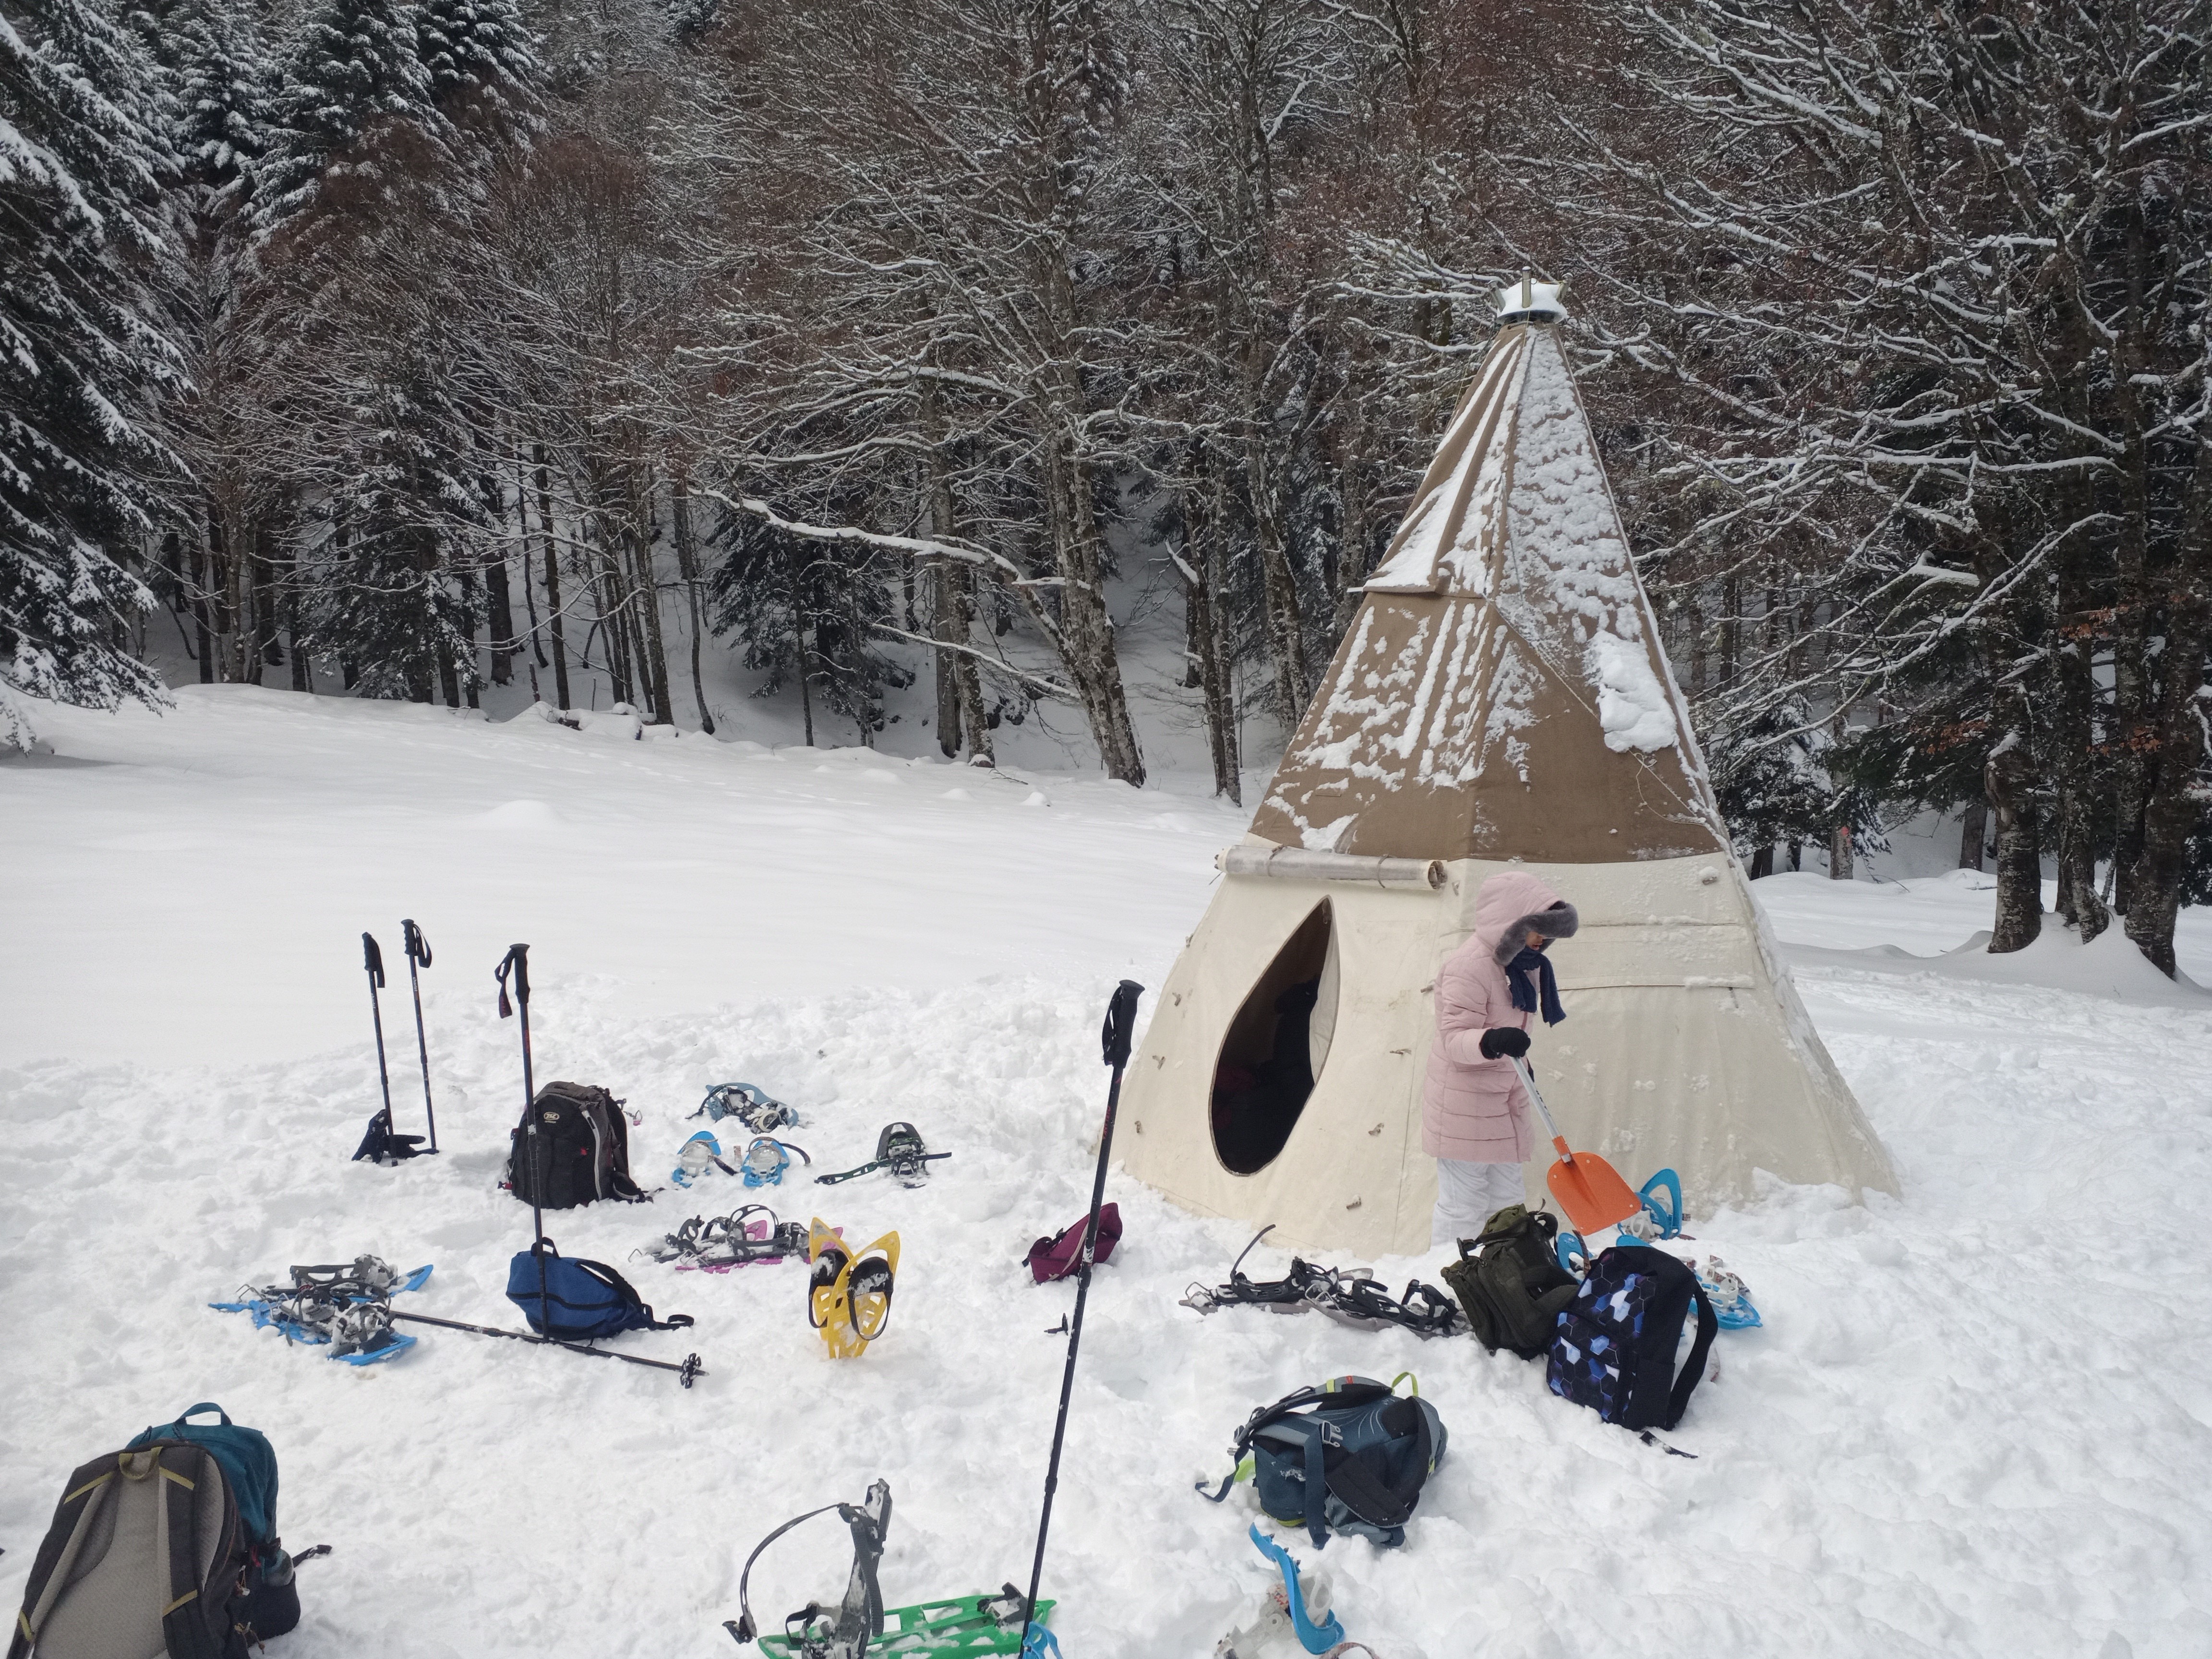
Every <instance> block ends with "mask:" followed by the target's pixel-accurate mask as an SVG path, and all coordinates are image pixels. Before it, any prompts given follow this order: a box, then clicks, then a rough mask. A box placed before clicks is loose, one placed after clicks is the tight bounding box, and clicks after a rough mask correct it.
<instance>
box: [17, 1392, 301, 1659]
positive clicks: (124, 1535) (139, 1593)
mask: <svg viewBox="0 0 2212 1659" xmlns="http://www.w3.org/2000/svg"><path fill="white" fill-rule="evenodd" d="M206 1410H213V1411H216V1413H217V1414H218V1415H220V1414H221V1412H220V1408H219V1407H206V1406H195V1407H192V1408H191V1411H189V1412H186V1413H185V1415H184V1417H183V1418H180V1419H178V1420H177V1421H176V1422H174V1423H169V1424H165V1425H162V1426H161V1428H158V1429H149V1430H147V1431H146V1432H145V1433H143V1434H142V1435H140V1436H139V1437H137V1439H135V1440H133V1441H132V1442H131V1443H130V1445H129V1446H127V1447H125V1449H123V1450H121V1451H115V1452H108V1453H106V1454H104V1455H101V1456H99V1457H95V1458H94V1459H93V1460H92V1462H89V1463H87V1464H84V1465H83V1466H82V1467H81V1468H78V1469H77V1470H76V1472H75V1473H74V1474H71V1475H70V1478H69V1483H68V1484H67V1485H66V1486H64V1487H63V1488H62V1493H63V1496H62V1501H61V1502H60V1504H58V1505H57V1506H56V1507H55V1510H54V1518H53V1521H52V1524H50V1525H49V1526H48V1527H47V1528H46V1537H45V1539H44V1540H43V1541H41V1542H40V1545H39V1551H38V1554H37V1555H36V1556H35V1557H34V1558H33V1560H32V1563H31V1576H30V1578H29V1580H28V1581H27V1583H25V1584H24V1586H23V1607H22V1611H21V1613H20V1614H18V1616H17V1619H16V1623H15V1639H14V1640H13V1641H11V1642H10V1643H9V1645H8V1659H25V1656H27V1655H29V1654H31V1653H32V1652H33V1651H34V1650H35V1652H36V1653H37V1654H38V1655H39V1656H40V1659H74V1656H77V1655H93V1654H98V1655H106V1654H111V1653H116V1652H121V1651H125V1650H127V1651H129V1652H131V1653H141V1654H157V1655H166V1656H167V1659H246V1653H247V1651H248V1650H249V1648H250V1647H252V1646H255V1645H258V1644H260V1643H262V1642H264V1641H266V1640H267V1639H269V1638H271V1637H276V1636H282V1635H283V1634H284V1633H285V1632H288V1631H289V1630H290V1629H292V1627H293V1626H295V1625H297V1624H298V1623H299V1622H300V1592H299V1588H298V1586H297V1585H296V1584H295V1583H294V1582H293V1577H292V1568H293V1559H292V1558H291V1557H290V1556H288V1555H287V1554H286V1553H284V1547H283V1543H282V1542H281V1541H279V1540H278V1539H277V1538H276V1527H275V1522H276V1516H275V1505H276V1453H275V1451H274V1450H273V1449H270V1445H269V1442H268V1440H267V1438H266V1437H264V1436H263V1435H261V1434H260V1433H258V1432H257V1431H254V1430H252V1429H246V1428H239V1427H235V1426H234V1425H232V1423H231V1421H230V1419H229V1418H228V1417H224V1418H223V1419H222V1425H220V1426H216V1425H202V1424H196V1423H191V1422H188V1421H186V1420H185V1419H189V1418H191V1417H193V1416H195V1415H197V1413H200V1412H202V1411H206ZM308 1553H310V1554H321V1553H325V1551H324V1550H323V1549H322V1548H321V1547H318V1548H317V1549H316V1550H313V1551H310V1552H308Z"/></svg>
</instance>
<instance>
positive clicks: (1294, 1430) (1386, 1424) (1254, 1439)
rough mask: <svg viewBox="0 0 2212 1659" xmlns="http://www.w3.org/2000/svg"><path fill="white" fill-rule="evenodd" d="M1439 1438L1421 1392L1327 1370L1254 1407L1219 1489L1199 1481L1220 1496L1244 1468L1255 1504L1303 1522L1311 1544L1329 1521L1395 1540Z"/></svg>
mask: <svg viewBox="0 0 2212 1659" xmlns="http://www.w3.org/2000/svg"><path fill="white" fill-rule="evenodd" d="M1402 1380H1403V1379H1402V1378H1401V1381H1402ZM1417 1386H1418V1385H1417ZM1445 1438H1446V1437H1445V1434H1444V1425H1443V1419H1441V1418H1439V1417H1438V1416H1437V1412H1436V1407H1433V1406H1431V1405H1430V1404H1429V1402H1428V1401H1425V1400H1424V1399H1422V1398H1421V1397H1420V1395H1419V1394H1418V1393H1416V1394H1413V1395H1401V1394H1399V1393H1398V1392H1397V1384H1396V1383H1377V1382H1376V1381H1375V1380H1374V1379H1373V1378H1372V1377H1368V1376H1336V1377H1331V1378H1330V1379H1329V1380H1328V1382H1326V1383H1322V1384H1321V1385H1320V1386H1319V1387H1318V1388H1305V1389H1298V1390H1297V1392H1296V1393H1294V1394H1286V1395H1284V1396H1283V1397H1282V1398H1281V1399H1280V1400H1278V1401H1275V1403H1274V1404H1273V1405H1272V1406H1262V1407H1260V1409H1259V1410H1258V1411H1255V1412H1254V1413H1252V1415H1251V1416H1250V1417H1249V1418H1247V1419H1245V1422H1244V1426H1243V1428H1241V1429H1239V1430H1238V1431H1237V1439H1236V1443H1235V1444H1234V1445H1232V1446H1231V1449H1230V1455H1231V1457H1232V1458H1234V1459H1235V1460H1236V1465H1237V1466H1236V1468H1234V1469H1233V1470H1231V1473H1230V1474H1229V1476H1228V1478H1227V1479H1226V1480H1223V1481H1222V1483H1221V1486H1220V1489H1219V1490H1218V1491H1217V1492H1206V1487H1205V1486H1204V1484H1203V1483H1201V1484H1200V1486H1199V1488H1198V1490H1199V1491H1200V1493H1202V1494H1203V1495H1204V1496H1206V1498H1209V1499H1210V1500H1211V1501H1212V1502H1213V1503H1216V1504H1218V1503H1219V1502H1220V1501H1221V1500H1222V1499H1223V1498H1226V1497H1227V1496H1228V1495H1229V1488H1230V1487H1231V1486H1233V1485H1235V1484H1236V1482H1237V1481H1238V1480H1242V1479H1243V1477H1244V1476H1245V1474H1248V1473H1249V1474H1250V1475H1251V1477H1252V1485H1253V1488H1254V1490H1255V1492H1257V1493H1258V1495H1259V1498H1260V1507H1261V1509H1263V1510H1266V1511H1267V1513H1268V1514H1269V1515H1271V1516H1273V1517H1274V1518H1275V1519H1276V1520H1278V1521H1280V1522H1284V1523H1285V1525H1287V1526H1294V1527H1304V1528H1305V1529H1306V1532H1307V1534H1308V1535H1309V1536H1310V1537H1311V1538H1312V1540H1313V1542H1314V1547H1315V1548H1316V1549H1320V1548H1322V1547H1323V1546H1325V1545H1326V1544H1327V1543H1328V1535H1329V1534H1330V1533H1331V1532H1332V1531H1334V1532H1340V1533H1351V1534H1354V1535H1355V1536H1358V1537H1361V1538H1364V1539H1366V1540H1368V1541H1370V1543H1376V1544H1380V1545H1383V1546H1384V1547H1395V1546H1397V1545H1400V1544H1402V1543H1404V1542H1405V1541H1406V1522H1408V1521H1410V1520H1412V1519H1413V1510H1414V1508H1415V1506H1416V1505H1417V1504H1419V1503H1420V1501H1421V1488H1422V1487H1423V1486H1425V1485H1427V1484H1428V1479H1429V1477H1430V1476H1431V1474H1435V1473H1436V1470H1437V1464H1439V1463H1441V1462H1443V1455H1444V1441H1445ZM1316 1494H1319V1500H1320V1501H1318V1502H1316V1501H1315V1500H1316Z"/></svg>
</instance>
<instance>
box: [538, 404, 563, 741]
mask: <svg viewBox="0 0 2212 1659" xmlns="http://www.w3.org/2000/svg"><path fill="white" fill-rule="evenodd" d="M530 458H531V460H532V463H534V464H535V465H536V466H537V469H538V529H539V531H540V532H543V534H544V551H545V627H546V631H547V632H548V633H550V634H551V635H552V636H553V696H554V697H555V699H556V701H557V702H559V704H560V706H561V707H562V708H568V707H569V706H570V704H569V696H568V640H567V636H566V634H565V632H564V626H563V624H564V618H563V617H562V614H561V558H560V551H559V548H558V546H557V544H556V543H555V541H554V538H553V489H552V481H551V477H550V473H549V471H548V470H547V468H546V465H545V446H544V444H533V445H532V446H531V452H530Z"/></svg>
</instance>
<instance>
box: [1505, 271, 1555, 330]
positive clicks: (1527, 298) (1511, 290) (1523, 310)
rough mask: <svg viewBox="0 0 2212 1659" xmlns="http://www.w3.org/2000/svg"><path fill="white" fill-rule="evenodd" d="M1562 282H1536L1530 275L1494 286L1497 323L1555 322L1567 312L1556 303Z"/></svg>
mask: <svg viewBox="0 0 2212 1659" xmlns="http://www.w3.org/2000/svg"><path fill="white" fill-rule="evenodd" d="M1565 287H1566V284H1565V283H1540V282H1537V281H1536V280H1535V279H1534V277H1531V276H1523V277H1522V279H1521V280H1520V281H1519V282H1517V283H1507V284H1506V285H1505V286H1504V288H1501V289H1498V296H1497V297H1498V321H1499V322H1500V323H1556V322H1558V321H1559V320H1560V319H1562V318H1564V317H1565V315H1566V314H1567V308H1566V307H1565V305H1563V304H1562V303H1560V301H1559V294H1560V291H1561V290H1562V289H1565Z"/></svg>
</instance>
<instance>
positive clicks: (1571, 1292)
mask: <svg viewBox="0 0 2212 1659" xmlns="http://www.w3.org/2000/svg"><path fill="white" fill-rule="evenodd" d="M1558 1237H1559V1218H1558V1217H1556V1216H1553V1215H1551V1214H1549V1213H1547V1212H1544V1211H1541V1210H1539V1211H1537V1212H1534V1213H1533V1214H1532V1213H1530V1212H1529V1210H1528V1206H1526V1205H1524V1204H1509V1205H1507V1206H1505V1207H1504V1209H1502V1210H1500V1211H1499V1212H1498V1213H1497V1214H1496V1215H1493V1216H1492V1217H1491V1218H1490V1219H1489V1220H1488V1221H1486V1222H1485V1223H1484V1224H1483V1226H1482V1236H1481V1237H1480V1238H1475V1239H1465V1238H1462V1240H1460V1242H1459V1260H1458V1261H1455V1262H1453V1263H1452V1264H1451V1266H1449V1267H1446V1268H1445V1269H1444V1271H1443V1281H1444V1283H1445V1284H1447V1285H1450V1286H1451V1289H1452V1292H1453V1294H1454V1295H1455V1296H1457V1297H1459V1301H1460V1306H1462V1308H1464V1309H1466V1310H1467V1322H1468V1324H1469V1325H1471V1326H1473V1327H1474V1334H1475V1335H1476V1336H1477V1337H1478V1338H1480V1340H1481V1342H1482V1346H1484V1347H1486V1348H1487V1349H1489V1350H1490V1351H1491V1352H1492V1353H1496V1352H1498V1350H1499V1349H1500V1348H1509V1349H1510V1350H1511V1351H1512V1352H1515V1353H1516V1354H1518V1355H1520V1356H1521V1358H1523V1359H1537V1358H1542V1357H1543V1355H1544V1354H1545V1353H1546V1352H1547V1351H1548V1350H1549V1349H1550V1347H1551V1346H1552V1334H1553V1329H1554V1328H1556V1327H1557V1325H1558V1324H1559V1314H1560V1312H1561V1310H1564V1309H1565V1307H1566V1305H1567V1304H1569V1303H1570V1302H1571V1301H1573V1300H1574V1297H1575V1286H1576V1280H1575V1276H1574V1275H1573V1274H1572V1273H1569V1272H1568V1271H1567V1270H1566V1269H1565V1268H1564V1267H1561V1266H1560V1265H1559V1255H1558V1253H1557V1250H1556V1248H1555V1244H1554V1241H1555V1240H1556V1239H1557V1238H1558Z"/></svg>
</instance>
